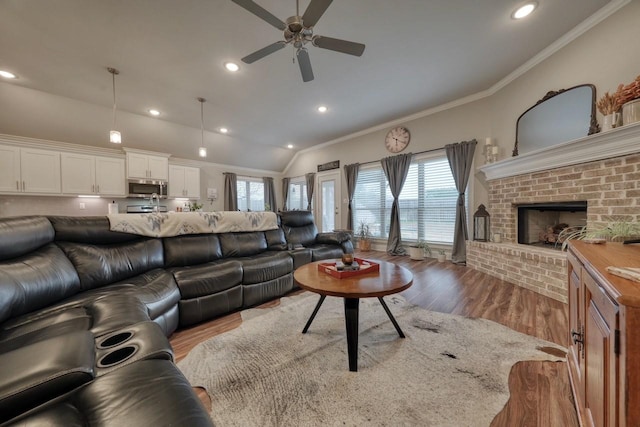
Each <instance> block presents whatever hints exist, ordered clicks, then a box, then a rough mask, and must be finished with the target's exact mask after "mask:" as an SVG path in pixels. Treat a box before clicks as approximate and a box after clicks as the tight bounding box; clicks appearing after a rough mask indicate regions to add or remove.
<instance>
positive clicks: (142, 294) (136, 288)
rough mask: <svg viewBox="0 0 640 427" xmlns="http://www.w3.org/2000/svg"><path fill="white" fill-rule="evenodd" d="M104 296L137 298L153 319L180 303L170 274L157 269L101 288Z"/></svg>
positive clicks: (176, 287) (174, 282)
mask: <svg viewBox="0 0 640 427" xmlns="http://www.w3.org/2000/svg"><path fill="white" fill-rule="evenodd" d="M102 289H103V290H104V292H105V294H109V293H112V292H115V293H125V292H128V293H129V294H131V295H133V296H135V297H136V298H138V299H139V300H140V301H142V303H143V304H144V305H145V306H146V307H147V310H148V311H149V317H151V319H155V318H156V317H158V316H160V315H162V314H163V313H165V312H166V311H167V310H169V309H170V308H171V307H173V306H175V305H176V304H177V303H178V301H180V290H179V289H178V285H177V284H176V281H175V279H174V277H173V275H172V274H171V273H169V272H168V271H166V270H163V269H160V268H157V269H155V270H151V271H148V272H146V273H143V274H140V275H138V276H135V277H131V278H129V279H126V280H123V281H121V282H117V283H113V284H111V285H108V286H106V287H104V288H102Z"/></svg>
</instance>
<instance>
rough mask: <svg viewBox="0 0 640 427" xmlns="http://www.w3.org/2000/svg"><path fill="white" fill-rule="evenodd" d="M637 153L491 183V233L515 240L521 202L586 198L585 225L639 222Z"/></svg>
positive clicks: (638, 166)
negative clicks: (619, 221)
mask: <svg viewBox="0 0 640 427" xmlns="http://www.w3.org/2000/svg"><path fill="white" fill-rule="evenodd" d="M639 181H640V154H634V155H631V156H623V157H617V158H613V159H607V160H600V161H596V162H591V163H583V164H580V165H575V166H567V167H563V168H559V169H551V170H548V171H542V172H534V173H528V174H524V175H518V176H511V177H508V178H501V179H495V180H493V181H490V182H489V206H487V210H488V211H489V213H490V214H491V232H492V234H493V233H500V234H501V235H502V240H503V241H505V242H516V241H517V217H516V216H517V208H516V206H515V205H517V204H523V203H541V202H568V201H576V200H581V201H587V225H597V224H604V223H606V222H608V219H609V218H610V219H615V220H631V221H639V220H640V185H639V184H638V182H639Z"/></svg>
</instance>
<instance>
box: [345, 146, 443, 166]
mask: <svg viewBox="0 0 640 427" xmlns="http://www.w3.org/2000/svg"><path fill="white" fill-rule="evenodd" d="M440 150H444V147H441V148H432V149H431V150H424V151H418V152H417V153H411V154H412V155H413V156H416V155H418V154H425V153H432V152H434V151H440ZM381 161H382V159H380V160H371V161H370V162H363V163H360V166H362V165H370V164H372V163H379V162H381ZM356 163H357V162H356Z"/></svg>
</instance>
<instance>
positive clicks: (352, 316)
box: [344, 298, 360, 372]
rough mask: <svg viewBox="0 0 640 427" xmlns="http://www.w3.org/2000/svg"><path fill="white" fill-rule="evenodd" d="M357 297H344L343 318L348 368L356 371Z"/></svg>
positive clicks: (358, 301)
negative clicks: (345, 331)
mask: <svg viewBox="0 0 640 427" xmlns="http://www.w3.org/2000/svg"><path fill="white" fill-rule="evenodd" d="M359 303H360V300H359V299H358V298H345V299H344V320H345V326H346V329H347V352H348V353H349V370H350V371H352V372H357V371H358V310H359V305H360V304H359Z"/></svg>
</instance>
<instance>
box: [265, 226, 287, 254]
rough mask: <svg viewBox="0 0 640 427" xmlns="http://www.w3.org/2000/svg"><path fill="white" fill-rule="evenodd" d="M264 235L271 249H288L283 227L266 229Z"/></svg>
mask: <svg viewBox="0 0 640 427" xmlns="http://www.w3.org/2000/svg"><path fill="white" fill-rule="evenodd" d="M264 236H265V237H266V239H267V249H269V250H271V251H275V250H284V249H287V239H286V238H285V237H284V231H282V228H277V229H275V230H268V231H265V232H264Z"/></svg>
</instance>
